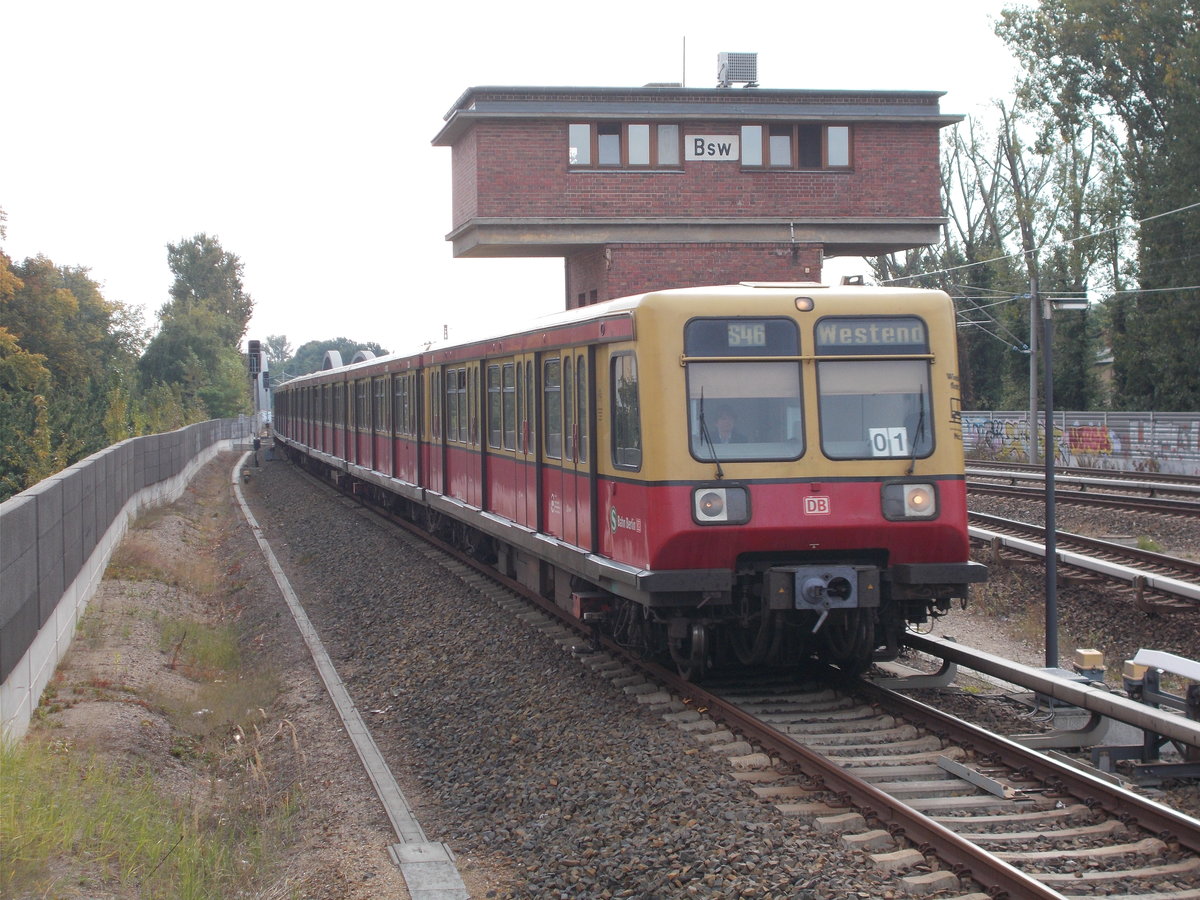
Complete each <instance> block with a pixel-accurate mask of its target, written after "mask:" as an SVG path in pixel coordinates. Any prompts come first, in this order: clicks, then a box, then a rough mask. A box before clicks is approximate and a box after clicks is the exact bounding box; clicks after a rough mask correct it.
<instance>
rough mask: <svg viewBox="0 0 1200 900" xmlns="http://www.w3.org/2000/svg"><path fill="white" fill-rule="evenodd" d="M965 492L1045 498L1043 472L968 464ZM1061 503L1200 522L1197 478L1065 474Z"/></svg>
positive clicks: (1060, 477) (1060, 479)
mask: <svg viewBox="0 0 1200 900" xmlns="http://www.w3.org/2000/svg"><path fill="white" fill-rule="evenodd" d="M966 471H967V478H968V481H967V490H968V492H970V493H972V494H974V495H976V496H981V495H987V496H996V497H1012V498H1016V499H1022V500H1035V499H1040V498H1042V497H1044V496H1045V491H1046V489H1045V472H1044V471H1043V470H1041V469H1039V468H1037V467H1034V466H1028V465H1025V466H1022V465H1005V466H989V465H987V464H983V463H978V462H974V461H972V463H971V465H970V466H968V468H967V470H966ZM1054 496H1055V499H1056V500H1057V501H1059V502H1061V503H1074V504H1080V505H1085V506H1097V507H1108V508H1115V509H1125V510H1130V511H1139V512H1150V513H1159V514H1167V515H1178V516H1187V517H1195V516H1200V478H1197V477H1191V476H1186V475H1172V476H1164V477H1153V476H1146V475H1143V474H1142V473H1129V472H1101V471H1097V470H1094V469H1068V470H1065V471H1058V472H1056V473H1055V490H1054Z"/></svg>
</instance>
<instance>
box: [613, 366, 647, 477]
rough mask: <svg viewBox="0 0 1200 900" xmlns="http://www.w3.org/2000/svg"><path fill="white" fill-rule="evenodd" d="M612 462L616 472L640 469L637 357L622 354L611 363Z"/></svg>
mask: <svg viewBox="0 0 1200 900" xmlns="http://www.w3.org/2000/svg"><path fill="white" fill-rule="evenodd" d="M610 395H611V396H612V403H613V414H612V423H613V424H612V441H613V443H612V460H613V465H614V466H616V467H617V468H618V469H633V470H635V471H636V470H638V469H641V467H642V412H641V402H640V400H639V398H638V371H637V357H635V356H634V355H633V354H632V353H622V354H620V355H618V356H614V357H613V361H612V390H611V392H610Z"/></svg>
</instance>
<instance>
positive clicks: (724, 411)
mask: <svg viewBox="0 0 1200 900" xmlns="http://www.w3.org/2000/svg"><path fill="white" fill-rule="evenodd" d="M716 442H717V443H718V444H743V443H745V442H746V436H745V435H744V434H742V433H741V432H740V431H738V429H737V416H736V415H735V414H734V412H733V410H732V409H731V408H730V407H728V406H722V407H721V408H720V409H719V410H718V411H717V434H716Z"/></svg>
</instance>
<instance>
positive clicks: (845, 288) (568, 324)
mask: <svg viewBox="0 0 1200 900" xmlns="http://www.w3.org/2000/svg"><path fill="white" fill-rule="evenodd" d="M818 292H819V294H820V295H822V296H824V297H827V298H829V299H833V300H837V301H853V300H854V299H855V298H858V299H867V298H870V299H874V300H879V299H885V298H887V297H894V298H896V299H897V300H901V299H903V300H905V301H906V302H908V303H910V304H911V303H912V302H913V301H914V300H916V299H917V298H921V299H924V300H926V301H932V302H942V303H945V302H949V297H948V296H947V295H946V294H945V293H944V292H942V291H938V290H929V289H923V288H898V287H877V286H874V285H837V286H832V285H827V284H822V283H821V282H816V281H788V282H784V281H743V282H740V283H738V284H727V285H709V286H703V287H685V288H667V289H664V290H660V291H647V292H645V293H642V294H635V295H632V296H629V297H619V298H616V299H613V300H605V301H603V302H601V303H594V304H591V305H589V306H581V307H577V308H575V309H568V310H563V311H562V312H555V313H550V314H548V315H545V316H540V317H538V318H536V319H532V320H530V322H529V324H528V326H527V327H524V328H520V329H518V330H515V331H509V332H504V333H501V334H492V335H486V336H479V337H475V338H468V339H466V340H457V341H441V342H436V343H432V344H430V345H429V346H427V347H425V348H424V349H423V350H418V351H413V352H407V353H404V352H401V353H392V354H388V355H386V356H378V357H375V358H374V359H368V360H363V361H361V362H357V363H353V364H349V365H344V366H341V367H339V368H336V369H326V370H324V371H321V372H311V373H308V374H305V375H300V376H298V377H296V378H294V379H291V381H289V382H286V383H287V384H291V383H293V382H304V381H312V380H321V379H322V378H323V377H338V376H343V375H345V374H348V373H351V372H354V371H357V370H359V369H364V368H371V369H378V368H381V367H382V368H383V370H384V371H403V370H404V369H407V368H413V367H417V366H424V365H429V364H433V363H434V362H436V361H437V360H439V359H440V358H450V356H451V355H453V353H452V351H461V350H466V349H469V348H479V347H486V346H487V345H489V344H493V345H499V344H501V343H505V344H507V342H508V341H509V340H510V339H515V338H520V337H523V336H531V335H542V334H545V333H547V332H549V331H562V330H568V331H569V330H570V329H571V328H572V327H573V326H580V325H585V324H587V323H592V322H600V321H601V320H606V319H609V320H611V319H622V318H630V317H631V316H632V313H633V312H634V311H635V310H637V309H639V308H642V307H648V306H658V305H660V304H662V303H668V304H673V303H677V302H679V301H680V300H681V299H684V298H687V299H690V300H692V301H695V302H697V303H699V302H700V301H703V300H710V299H711V300H730V301H734V302H736V301H737V300H739V299H742V300H750V299H752V298H755V297H762V296H763V295H764V294H767V293H771V294H776V295H778V294H796V295H803V294H805V293H818Z"/></svg>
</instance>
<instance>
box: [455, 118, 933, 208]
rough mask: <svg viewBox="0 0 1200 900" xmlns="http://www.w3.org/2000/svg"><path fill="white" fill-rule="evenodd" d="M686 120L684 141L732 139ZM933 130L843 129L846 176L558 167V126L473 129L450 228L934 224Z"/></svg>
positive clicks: (732, 165)
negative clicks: (926, 220)
mask: <svg viewBox="0 0 1200 900" xmlns="http://www.w3.org/2000/svg"><path fill="white" fill-rule="evenodd" d="M736 132H737V129H736V128H734V127H732V126H731V125H730V124H729V123H728V122H700V121H697V122H688V123H687V124H686V125H685V127H684V133H685V134H701V133H704V134H734V133H736ZM938 132H939V129H938V126H937V125H935V124H925V123H912V124H905V123H870V122H862V123H858V124H855V125H854V126H853V150H852V154H853V155H852V159H853V161H854V168H853V170H852V171H827V172H780V171H765V172H750V171H743V170H742V168H741V166H740V165H739V164H738V163H736V162H689V163H685V164H684V168H683V170H682V171H658V172H628V171H602V172H597V171H594V170H578V169H577V170H572V171H568V167H567V126H566V123H565V122H547V121H537V120H515V121H505V122H481V123H479V124H476V125H475V126H473V127H472V128H471V129H470V130H469V132H468V133H467V134H464V135H463V136H462V138H461V139H460V140H458V141H457V142H456V143H455V146H454V225H455V227H457V226H459V225H462V224H464V223H465V222H466V221H467V220H468V219H470V218H471V217H473V216H480V217H492V216H497V217H508V216H520V217H529V216H548V217H555V218H558V217H578V216H586V217H592V216H594V217H601V218H607V217H619V218H626V217H638V216H695V215H703V216H716V217H747V218H755V217H764V216H769V217H772V218H779V217H792V216H794V217H797V218H801V217H825V216H849V217H900V218H909V217H926V216H940V215H941V214H942V213H941V201H940V195H939V172H938Z"/></svg>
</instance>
